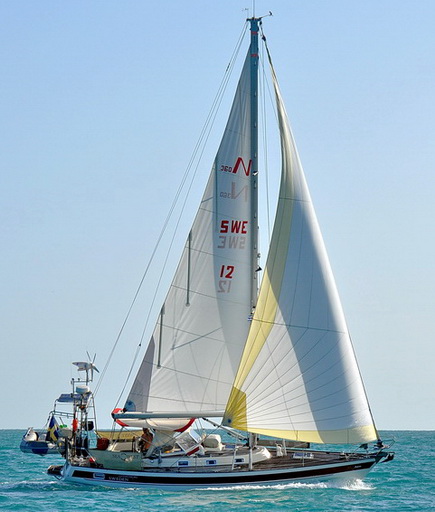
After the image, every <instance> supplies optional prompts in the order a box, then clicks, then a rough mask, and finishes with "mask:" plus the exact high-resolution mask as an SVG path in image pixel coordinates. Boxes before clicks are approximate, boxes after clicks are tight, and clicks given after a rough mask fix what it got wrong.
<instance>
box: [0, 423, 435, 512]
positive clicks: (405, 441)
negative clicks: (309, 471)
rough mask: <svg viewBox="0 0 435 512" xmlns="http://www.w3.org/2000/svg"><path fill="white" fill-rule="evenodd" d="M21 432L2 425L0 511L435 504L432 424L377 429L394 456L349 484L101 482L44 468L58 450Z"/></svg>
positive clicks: (425, 509) (349, 510)
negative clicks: (27, 448)
mask: <svg viewBox="0 0 435 512" xmlns="http://www.w3.org/2000/svg"><path fill="white" fill-rule="evenodd" d="M23 433H24V431H18V430H0V457H1V460H0V510H8V511H16V510H19V511H29V512H36V511H38V512H39V511H44V512H52V511H53V512H54V511H56V512H69V511H71V512H72V511H74V512H81V511H86V512H99V511H102V512H103V511H104V512H109V511H110V512H118V511H119V512H126V511H129V512H134V511H147V512H154V511H159V512H173V511H177V512H181V511H183V512H186V511H189V512H190V511H192V512H204V511H213V512H228V511H237V512H242V511H250V512H254V511H261V512H278V511H292V512H326V511H327V512H333V511H339V512H363V511H364V512H383V511H397V512H407V511H418V512H429V511H435V431H396V432H383V433H382V434H383V438H384V439H390V438H394V439H395V441H396V444H395V445H394V446H393V450H394V451H395V452H396V457H395V459H394V460H393V461H392V462H389V463H385V464H378V465H377V466H376V468H375V469H374V470H373V471H372V472H371V473H370V474H369V476H368V477H367V478H366V479H365V480H364V481H355V482H353V483H352V484H346V485H344V484H342V485H339V484H336V485H332V484H294V485H291V484H290V485H280V486H269V487H262V488H253V487H251V488H250V487H245V488H233V489H213V490H190V491H177V492H169V491H161V490H147V491H144V490H140V491H138V490H135V489H105V488H102V487H84V486H83V487H82V486H75V485H67V484H64V483H61V482H58V481H57V480H55V479H54V478H52V477H50V476H48V475H47V474H46V469H47V467H48V466H49V465H50V464H57V463H61V460H62V459H61V458H60V456H57V455H46V456H45V457H40V456H38V455H30V454H24V453H22V452H21V451H20V449H19V443H20V440H21V436H22V435H23Z"/></svg>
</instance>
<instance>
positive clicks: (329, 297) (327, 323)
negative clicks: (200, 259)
mask: <svg viewBox="0 0 435 512" xmlns="http://www.w3.org/2000/svg"><path fill="white" fill-rule="evenodd" d="M270 64H271V67H272V63H270ZM272 76H273V81H274V87H275V93H276V101H277V109H278V117H279V125H280V133H281V148H282V175H281V187H280V194H279V202H278V207H277V215H276V219H275V225H274V230H273V235H272V240H271V247H270V251H269V255H268V259H267V264H266V269H265V273H264V277H263V281H262V284H261V288H260V295H259V299H258V304H257V308H256V312H255V315H254V319H253V323H252V327H251V331H250V333H249V336H248V341H247V344H246V347H245V350H244V353H243V356H242V360H241V363H240V367H239V370H238V373H237V376H236V379H235V383H234V387H233V390H232V393H231V397H230V400H229V403H228V406H227V410H226V413H225V417H224V424H225V425H227V426H231V427H234V428H238V429H241V430H246V431H249V432H256V433H260V434H265V435H270V436H277V437H282V438H287V439H297V440H302V441H308V442H324V443H349V442H350V443H353V442H363V441H370V440H373V439H376V437H377V433H376V429H375V427H374V425H373V420H372V416H371V412H370V409H369V405H368V402H367V398H366V395H365V391H364V388H363V384H362V381H361V377H360V373H359V370H358V367H357V363H356V359H355V355H354V352H353V348H352V345H351V341H350V337H349V333H348V329H347V326H346V322H345V318H344V315H343V311H342V307H341V304H340V299H339V297H338V293H337V289H336V285H335V282H334V278H333V275H332V271H331V268H330V265H329V261H328V257H327V254H326V251H325V247H324V244H323V240H322V236H321V233H320V230H319V226H318V223H317V220H316V216H315V213H314V209H313V205H312V202H311V198H310V194H309V191H308V188H307V185H306V181H305V177H304V173H303V170H302V167H301V164H300V161H299V157H298V154H297V150H296V147H295V143H294V141H293V137H292V134H291V131H290V127H289V125H288V121H287V115H286V112H285V108H284V105H283V102H282V99H281V94H280V91H279V87H278V83H277V80H276V76H275V73H274V71H273V67H272Z"/></svg>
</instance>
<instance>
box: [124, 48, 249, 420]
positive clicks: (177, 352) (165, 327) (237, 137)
mask: <svg viewBox="0 0 435 512" xmlns="http://www.w3.org/2000/svg"><path fill="white" fill-rule="evenodd" d="M249 58H250V56H249V53H248V56H247V58H246V62H245V65H244V68H243V71H242V75H241V78H240V81H239V84H238V88H237V91H236V95H235V99H234V102H233V106H232V109H231V113H230V116H229V120H228V123H227V126H226V129H225V132H224V135H223V138H222V142H221V144H220V147H219V150H218V153H217V156H216V159H215V162H214V165H213V169H212V171H211V174H210V178H209V180H208V184H207V187H206V190H205V192H204V195H203V198H202V201H201V205H200V208H199V211H198V213H197V216H196V218H195V221H194V223H193V226H192V229H191V232H190V235H189V238H188V240H187V242H186V246H185V248H184V251H183V254H182V257H181V261H180V263H179V266H178V269H177V271H176V274H175V277H174V280H173V282H172V284H171V287H170V290H169V293H168V295H167V297H166V300H165V303H164V306H163V308H162V313H161V315H160V318H159V319H158V321H157V324H156V327H155V329H154V332H153V335H152V338H151V341H150V344H149V346H148V349H147V352H146V354H145V357H144V359H143V362H142V365H141V367H140V369H139V371H138V374H137V377H136V380H135V381H134V383H133V386H132V389H131V391H130V394H129V396H128V398H127V401H126V404H125V409H126V410H127V411H137V412H141V413H147V412H149V413H153V414H157V415H158V414H162V413H165V412H168V416H171V415H173V414H183V413H185V414H186V416H187V417H189V416H198V415H200V414H201V413H207V414H209V415H214V416H218V415H222V414H223V411H224V410H225V405H226V402H227V399H228V396H229V393H230V391H231V385H232V383H233V380H234V376H235V373H236V371H237V367H238V363H239V361H240V356H241V353H242V351H243V346H244V343H245V340H246V338H247V333H248V330H249V325H250V324H249V315H250V313H251V284H250V283H251V282H252V275H253V272H254V270H253V268H252V261H251V260H252V258H251V250H250V248H251V235H252V226H251V221H250V215H251V190H250V178H251V163H250V145H251V142H250V141H251V128H250V125H251V123H250V120H251V113H250V109H251V100H250V98H251V82H250V70H249ZM169 413H170V414H169ZM145 415H146V414H145Z"/></svg>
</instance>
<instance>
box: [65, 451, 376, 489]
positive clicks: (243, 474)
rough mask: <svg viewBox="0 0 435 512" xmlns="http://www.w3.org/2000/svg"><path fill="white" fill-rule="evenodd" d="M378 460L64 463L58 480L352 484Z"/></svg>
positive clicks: (161, 484) (141, 484)
mask: <svg viewBox="0 0 435 512" xmlns="http://www.w3.org/2000/svg"><path fill="white" fill-rule="evenodd" d="M378 461H379V458H378V457H376V456H373V457H367V458H364V459H361V460H359V461H357V460H353V461H346V462H340V463H336V464H321V465H311V466H306V467H303V466H298V467H287V468H286V467H281V468H278V469H262V470H258V469H257V470H256V469H253V470H251V471H249V470H244V471H219V472H204V471H203V472H195V471H186V472H175V471H174V472H171V473H169V474H168V472H166V471H165V472H162V471H122V470H110V469H103V468H91V467H81V466H72V465H71V464H69V463H67V464H65V465H64V466H63V467H62V469H61V471H60V474H59V478H60V479H61V480H63V481H64V482H67V483H74V484H81V485H83V484H85V485H100V486H105V487H125V488H150V487H152V488H160V489H167V490H177V489H178V490H186V489H192V488H195V489H197V488H228V487H237V486H246V485H248V486H270V485H285V484H290V483H296V482H305V483H312V482H328V481H331V480H341V481H351V480H355V479H363V478H364V477H365V476H366V475H367V473H368V472H369V471H370V470H371V469H372V467H373V466H374V465H375V464H376V463H377V462H378Z"/></svg>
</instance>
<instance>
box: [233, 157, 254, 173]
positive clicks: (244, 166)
mask: <svg viewBox="0 0 435 512" xmlns="http://www.w3.org/2000/svg"><path fill="white" fill-rule="evenodd" d="M240 166H242V167H243V170H244V172H245V175H246V176H249V174H250V172H251V167H252V160H251V159H249V163H248V168H246V165H245V161H244V160H243V158H242V157H241V156H239V157H238V158H237V161H236V164H235V166H234V168H233V174H236V173H237V171H238V170H239V167H240Z"/></svg>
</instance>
